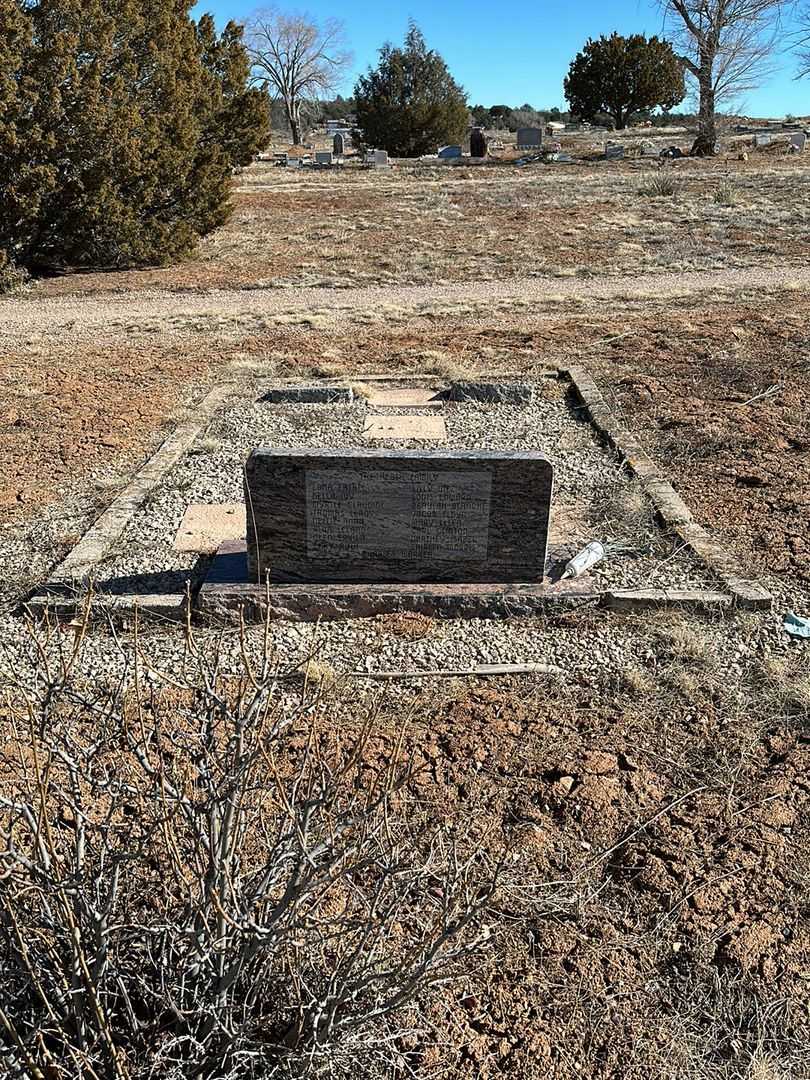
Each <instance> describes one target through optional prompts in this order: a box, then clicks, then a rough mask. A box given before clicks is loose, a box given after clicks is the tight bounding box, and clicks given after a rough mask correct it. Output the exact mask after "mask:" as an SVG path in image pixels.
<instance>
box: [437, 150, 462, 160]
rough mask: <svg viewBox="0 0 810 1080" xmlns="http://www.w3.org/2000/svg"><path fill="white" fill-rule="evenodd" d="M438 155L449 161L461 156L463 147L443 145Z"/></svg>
mask: <svg viewBox="0 0 810 1080" xmlns="http://www.w3.org/2000/svg"><path fill="white" fill-rule="evenodd" d="M436 156H437V157H439V158H441V159H442V160H443V161H448V160H450V159H451V158H460V157H461V147H460V146H442V147H441V148H440V149H439V152H438V154H437V155H436Z"/></svg>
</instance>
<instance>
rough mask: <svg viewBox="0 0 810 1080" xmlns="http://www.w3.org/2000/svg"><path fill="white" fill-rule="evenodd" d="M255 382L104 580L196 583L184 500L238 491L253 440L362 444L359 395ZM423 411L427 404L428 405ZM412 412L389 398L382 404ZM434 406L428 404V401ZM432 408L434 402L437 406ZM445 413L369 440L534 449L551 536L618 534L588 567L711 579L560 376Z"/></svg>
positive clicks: (149, 586) (123, 584) (619, 581)
mask: <svg viewBox="0 0 810 1080" xmlns="http://www.w3.org/2000/svg"><path fill="white" fill-rule="evenodd" d="M257 397H258V391H257V390H256V389H255V388H254V392H252V393H245V392H242V393H240V395H239V397H238V398H237V399H235V400H233V401H232V402H230V403H228V404H227V405H226V406H225V407H224V408H223V409H222V410H221V411H220V413H219V414H218V415H217V417H215V419H214V420H213V421H212V423H211V425H210V426H209V429H208V431H207V432H206V433H205V434H204V436H202V437H201V438H200V439H199V440H198V441H197V443H196V445H195V446H194V447H193V448H192V449H191V451H190V452H189V453H188V454H187V455H186V456H185V458H184V459H183V460H182V461H180V462H179V463H178V464H177V465H176V466H175V467H174V469H173V470H172V471H171V472H170V473H169V474H168V476H167V477H166V478H165V479H164V481H163V482H162V483H161V484H160V485H159V486H158V487H157V488H156V489H155V491H154V492H153V493H152V495H151V496H150V498H149V500H148V503H147V504H146V505H145V506H144V507H142V508H141V510H140V511H139V512H138V513H137V514H136V515H135V517H134V518H133V520H132V521H131V522H130V524H129V526H128V528H127V530H126V532H125V534H124V536H123V537H122V539H121V541H120V542H119V544H118V545H117V547H116V551H115V552H113V553H112V555H111V557H110V558H109V559H107V560H106V561H105V563H104V564H103V565H102V566H100V567H99V581H100V583H101V586H100V587H102V588H103V589H104V591H107V592H113V593H137V592H141V593H142V592H175V591H183V590H184V589H185V587H186V583H187V582H188V581H189V580H190V581H191V582H192V585H195V584H196V583H197V582H198V581H199V579H200V577H201V575H202V574H203V572H204V570H205V568H206V565H207V560H206V559H200V558H199V556H197V555H195V554H193V553H191V554H188V553H179V552H176V551H174V550H173V549H172V541H173V539H174V536H175V533H176V531H177V528H178V526H179V524H180V521H181V519H182V517H183V514H184V513H185V511H186V508H187V507H188V505H189V504H190V503H222V502H234V501H239V502H241V501H242V497H243V496H242V465H243V462H244V460H245V458H246V457H247V455H248V454H249V453H250V451H251V450H252V449H254V448H255V447H257V446H270V447H290V448H302V449H303V448H312V449H318V448H324V447H329V448H352V447H368V446H369V444H368V443H367V442H365V441H364V440H363V438H362V430H363V423H364V420H365V419H366V417H367V416H368V415H369V409H368V408H367V406H366V404H365V402H362V401H360V402H355V403H353V404H351V405H301V404H294V405H286V404H285V405H271V404H267V403H265V402H262V401H259V400H256V399H257ZM425 411H426V412H428V413H429V410H425ZM405 412H408V413H409V414H411V415H412V413H411V411H410V410H403V409H386V410H385V413H386V415H392V414H397V413H405ZM429 414H430V413H429ZM434 415H435V414H434ZM442 415H443V416H444V418H445V422H446V425H447V433H448V438H447V441H446V442H444V443H441V444H430V443H426V442H423V441H418V442H417V441H414V442H388V441H386V442H379V443H378V442H376V441H375V443H374V444H373V445H374V446H379V447H380V448H383V449H419V448H429V447H431V445H435V446H437V447H441V448H446V449H471V448H485V449H490V450H540V451H542V452H543V453H545V454H547V455H548V456H549V458H550V459H551V460H552V462H553V463H554V466H555V492H554V502H553V510H552V537H551V539H552V543H554V544H562V545H564V546H565V547H566V548H568V549H570V552H571V553H572V554H573V552H574V551H575V550H577V549H578V548H579V547H581V546H582V545H583V544H585V543H587V542H588V541H589V540H593V539H599V540H602V541H603V542H607V543H609V544H612V545H615V549H614V551H613V552H612V553H611V554H610V556H609V557H608V558H607V559H606V560H605V561H604V563H602V564H601V565H600V566H598V567H597V568H595V570H594V571H593V573H592V579H593V581H594V583H595V584H596V585H597V587H598V588H600V589H606V588H666V587H673V588H676V587H678V588H707V587H708V588H711V587H716V584H717V583H716V580H715V579H714V577H713V575H712V574H711V573H710V572H709V571H707V570H706V569H705V568H704V567H703V566H702V565H701V564H700V562H699V561H698V560H696V559H695V558H694V557H693V556H692V555H691V554H690V553H688V552H687V551H683V550H679V549H678V548H676V547H674V546H673V542H672V541H671V540H670V539H669V538H668V537H666V535H665V534H664V533H663V531H662V530H661V529H659V528H658V527H657V525H656V524H655V521H654V519H653V514H652V507H651V505H650V504H649V503H648V502H647V501H646V500H645V499H644V497H643V495H642V494H641V492H640V489H639V488H638V486H637V485H636V483H635V482H634V480H633V479H632V478H631V477H629V476H628V475H627V474H626V472H625V471H624V470H623V469H622V468H621V467H620V466H619V465H618V463H617V462H616V460H615V458H614V457H613V455H612V454H611V453H610V452H608V451H606V450H605V449H604V448H603V447H602V446H601V445H600V444H599V442H598V439H597V438H596V436H595V434H594V432H593V429H592V428H591V426H590V425H589V424H588V423H586V422H583V421H581V420H579V419H577V416H576V414H575V412H574V411H573V410H572V409H571V407H570V405H569V404H568V402H567V400H566V398H565V394H564V388H563V386H562V384H559V383H556V382H552V381H547V382H544V383H542V384H540V386H539V388H538V395H537V396H536V399H535V401H534V402H533V403H532V404H531V405H529V406H519V407H518V406H509V405H489V404H487V405H483V404H475V403H468V402H464V403H448V404H447V405H446V406H445V408H444V410H443V412H442Z"/></svg>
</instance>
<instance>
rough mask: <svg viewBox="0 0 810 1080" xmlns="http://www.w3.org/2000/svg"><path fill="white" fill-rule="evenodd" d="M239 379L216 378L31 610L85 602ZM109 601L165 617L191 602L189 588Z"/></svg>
mask: <svg viewBox="0 0 810 1080" xmlns="http://www.w3.org/2000/svg"><path fill="white" fill-rule="evenodd" d="M235 386H236V384H235V383H232V382H226V383H217V385H215V386H214V387H213V388H212V389H211V390H209V391H208V393H207V394H206V395H205V397H204V398H202V400H201V401H199V402H198V403H197V405H196V406H193V407H192V415H191V416H190V417H189V418H188V419H187V420H185V421H184V422H183V423H182V424H179V425H178V426H177V427H176V428H175V429H174V431H173V432H172V433H171V435H169V436H168V438H166V439H165V440H164V441H163V442H162V443H161V445H160V446H159V447H158V449H157V450H156V451H155V453H154V454H152V455H151V457H149V458H147V460H146V461H145V462H144V464H143V465H142V466H141V468H140V469H139V470H138V472H136V473H135V476H134V477H133V478H132V479H131V480H130V482H129V483H128V484H127V486H126V487H125V488H124V490H123V491H122V492H121V493H120V494H119V495H117V496H116V497H115V498H114V499H113V501H112V502H111V503H110V505H109V506H108V507H107V509H106V510H105V511H104V512H103V513H102V514H101V516H100V517H99V518H97V520H96V521H95V522H94V523H93V524H92V525H91V526H90V528H89V529H88V530H87V531H86V532H85V533H84V535H83V536H82V538H81V539H80V540H79V542H78V543H77V544H76V546H75V547H74V548H72V550H71V551H70V552H68V554H67V555H66V556H65V558H64V559H63V560H62V561H61V562H60V563H59V564H58V565H57V566H56V567H55V568H54V569H53V570H52V571H51V574H50V577H49V578H48V580H47V581H46V582H45V585H44V592H42V593H39V594H37V595H35V596H33V597H31V598H30V599H29V601H28V603H27V605H25V606H26V607H27V608H28V609H29V610H30V611H31V612H33V613H35V614H36V613H39V612H42V611H44V610H45V609H46V608H48V609H50V610H53V609H61V610H64V611H66V610H67V609H68V607H70V606H71V605H72V608H73V610H75V608H76V607H77V605H78V604H79V602H80V596H79V593H80V592H81V591H82V590H83V589H84V588H85V587H86V586H87V585H88V584H90V582H91V580H92V575H93V571H94V570H95V569H96V568H97V567H98V565H99V564H100V563H101V562H102V560H103V559H104V558H105V556H106V555H107V553H108V552H109V550H110V548H111V547H112V546H113V544H115V543H116V541H117V540H119V539H120V538H121V536H122V535H123V533H124V530H125V529H126V527H127V525H128V524H129V522H130V521H131V520H132V518H133V517H134V515H135V514H136V512H137V511H138V510H139V509H140V508H141V506H143V504H144V502H145V501H146V499H147V497H148V496H149V494H150V493H151V492H152V491H153V490H154V489H155V488H156V487H157V485H158V484H159V483H160V481H161V480H162V479H163V477H164V476H165V475H166V474H167V473H168V472H169V470H170V469H171V468H172V467H173V466H174V465H175V464H176V463H177V462H178V461H179V460H180V458H181V457H182V456H183V454H185V452H186V451H187V450H188V449H189V447H191V446H192V445H193V443H194V441H195V439H196V438H197V437H198V435H200V434H201V433H202V432H203V431H204V430H205V428H206V427H207V426H208V424H209V423H210V421H211V418H212V417H213V415H214V413H215V412H216V411H217V409H218V408H219V407H220V405H222V404H223V402H225V401H226V400H227V398H228V397H229V396H230V395H231V393H233V390H234V389H235ZM104 603H105V604H106V605H108V606H109V607H110V608H111V609H114V610H115V611H116V612H125V611H128V610H131V611H134V610H135V609H136V608H137V609H138V610H139V611H142V612H147V613H148V612H150V611H154V612H155V613H156V614H159V615H160V616H161V617H163V618H182V617H183V615H184V612H185V608H186V594H185V593H168V594H167V593H143V594H141V593H133V594H124V595H119V596H115V595H113V596H107V595H105V597H104Z"/></svg>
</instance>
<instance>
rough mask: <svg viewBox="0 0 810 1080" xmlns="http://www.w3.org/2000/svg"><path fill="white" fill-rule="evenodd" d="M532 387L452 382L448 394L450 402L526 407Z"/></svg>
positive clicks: (502, 383)
mask: <svg viewBox="0 0 810 1080" xmlns="http://www.w3.org/2000/svg"><path fill="white" fill-rule="evenodd" d="M533 393H534V387H533V386H532V384H531V383H522V382H467V381H461V382H454V383H453V384H452V385H451V387H450V390H449V392H448V397H449V398H450V400H451V401H484V402H490V403H492V404H495V405H497V404H501V405H528V404H529V403H530V402H531V400H532V395H533Z"/></svg>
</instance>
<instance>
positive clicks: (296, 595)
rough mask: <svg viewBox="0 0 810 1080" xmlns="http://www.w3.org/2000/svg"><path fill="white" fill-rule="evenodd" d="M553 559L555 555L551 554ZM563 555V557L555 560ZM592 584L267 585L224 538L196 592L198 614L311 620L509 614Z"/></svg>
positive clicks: (563, 602) (234, 619)
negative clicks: (253, 576) (251, 576)
mask: <svg viewBox="0 0 810 1080" xmlns="http://www.w3.org/2000/svg"><path fill="white" fill-rule="evenodd" d="M552 561H555V560H552ZM556 561H560V560H556ZM599 597H600V594H599V592H598V591H597V590H595V589H594V586H593V583H592V582H588V581H584V580H579V581H578V580H573V581H571V580H567V581H557V582H556V583H554V584H551V583H549V582H544V583H542V584H535V583H529V584H514V583H507V584H500V583H493V584H464V585H459V584H447V585H444V584H438V585H437V584H425V585H422V584H415V585H414V584H408V585H375V584H367V583H363V584H359V585H343V584H326V585H322V584H296V585H271V586H270V587H269V589H268V588H267V586H265V585H260V584H259V583H258V582H251V581H249V580H248V572H247V547H246V545H245V543H244V542H234V541H229V542H227V543H225V544H222V545H221V546H220V548H219V551H218V552H217V555H216V558H215V559H214V561H213V563H212V564H211V568H210V570H209V572H208V576H207V577H206V579H205V582H204V583H203V585H202V587H201V589H200V591H199V593H198V596H197V609H198V611H199V612H200V614H201V615H202V616H203V617H204V618H206V619H209V620H211V621H212V622H219V623H234V624H235V623H238V622H239V620H240V618H243V619H244V620H245V621H246V622H261V621H262V620H263V619H264V618H265V617H266V616H269V617H270V618H280V619H289V620H292V621H298V622H309V621H314V620H316V619H327V620H330V619H331V620H335V619H358V618H367V617H370V616H374V615H386V614H390V613H392V612H399V611H413V612H419V613H420V614H422V615H431V616H435V617H437V618H467V619H487V618H510V617H514V616H527V615H536V614H538V613H539V612H541V611H547V610H549V609H553V608H559V607H566V606H568V605H570V604H574V603H576V604H580V603H582V602H583V601H584V600H598V599H599Z"/></svg>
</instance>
